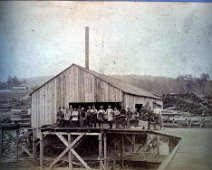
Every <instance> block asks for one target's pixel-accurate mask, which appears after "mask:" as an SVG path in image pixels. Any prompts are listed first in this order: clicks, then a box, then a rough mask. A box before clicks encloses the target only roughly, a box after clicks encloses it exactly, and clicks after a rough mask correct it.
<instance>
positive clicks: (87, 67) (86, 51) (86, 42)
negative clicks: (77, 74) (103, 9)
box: [85, 27, 89, 69]
mask: <svg viewBox="0 0 212 170" xmlns="http://www.w3.org/2000/svg"><path fill="white" fill-rule="evenodd" d="M85 68H86V69H89V27H85Z"/></svg>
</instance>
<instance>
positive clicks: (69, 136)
mask: <svg viewBox="0 0 212 170" xmlns="http://www.w3.org/2000/svg"><path fill="white" fill-rule="evenodd" d="M68 145H71V134H68ZM68 165H69V166H68V167H69V168H70V169H72V168H73V164H72V154H71V151H69V152H68Z"/></svg>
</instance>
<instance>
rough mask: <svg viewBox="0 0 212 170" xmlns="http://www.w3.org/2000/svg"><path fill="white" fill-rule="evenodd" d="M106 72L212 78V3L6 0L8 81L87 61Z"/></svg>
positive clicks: (1, 13) (2, 19)
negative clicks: (87, 38)
mask: <svg viewBox="0 0 212 170" xmlns="http://www.w3.org/2000/svg"><path fill="white" fill-rule="evenodd" d="M86 26H89V29H90V69H92V70H95V71H97V72H100V73H103V74H120V75H124V74H137V75H152V76H166V77H177V76H178V75H180V74H191V75H193V76H196V77H198V76H199V75H200V74H201V73H203V72H204V73H208V74H209V75H210V79H211V78H212V3H168V2H165V3H162V2H70V1H65V2H50V1H49V2H36V1H34V2H27V1H20V2H17V1H13V2H2V1H1V2H0V80H1V81H5V80H6V79H7V78H8V76H9V75H12V76H14V75H16V76H18V77H19V78H26V77H36V76H48V75H56V74H58V73H59V72H61V71H62V70H64V69H65V68H67V67H69V66H70V65H71V64H72V63H75V64H78V65H81V66H84V65H85V64H84V60H85V42H84V41H85V27H86Z"/></svg>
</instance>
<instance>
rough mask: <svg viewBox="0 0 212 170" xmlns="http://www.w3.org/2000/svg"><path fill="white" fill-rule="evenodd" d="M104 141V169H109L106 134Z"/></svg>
mask: <svg viewBox="0 0 212 170" xmlns="http://www.w3.org/2000/svg"><path fill="white" fill-rule="evenodd" d="M103 141H104V169H107V136H106V133H104V136H103Z"/></svg>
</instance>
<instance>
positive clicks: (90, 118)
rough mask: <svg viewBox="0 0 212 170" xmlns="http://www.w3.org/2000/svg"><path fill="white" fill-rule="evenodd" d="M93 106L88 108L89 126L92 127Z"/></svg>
mask: <svg viewBox="0 0 212 170" xmlns="http://www.w3.org/2000/svg"><path fill="white" fill-rule="evenodd" d="M91 114H92V113H91V106H88V109H87V126H88V127H92V115H91Z"/></svg>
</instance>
